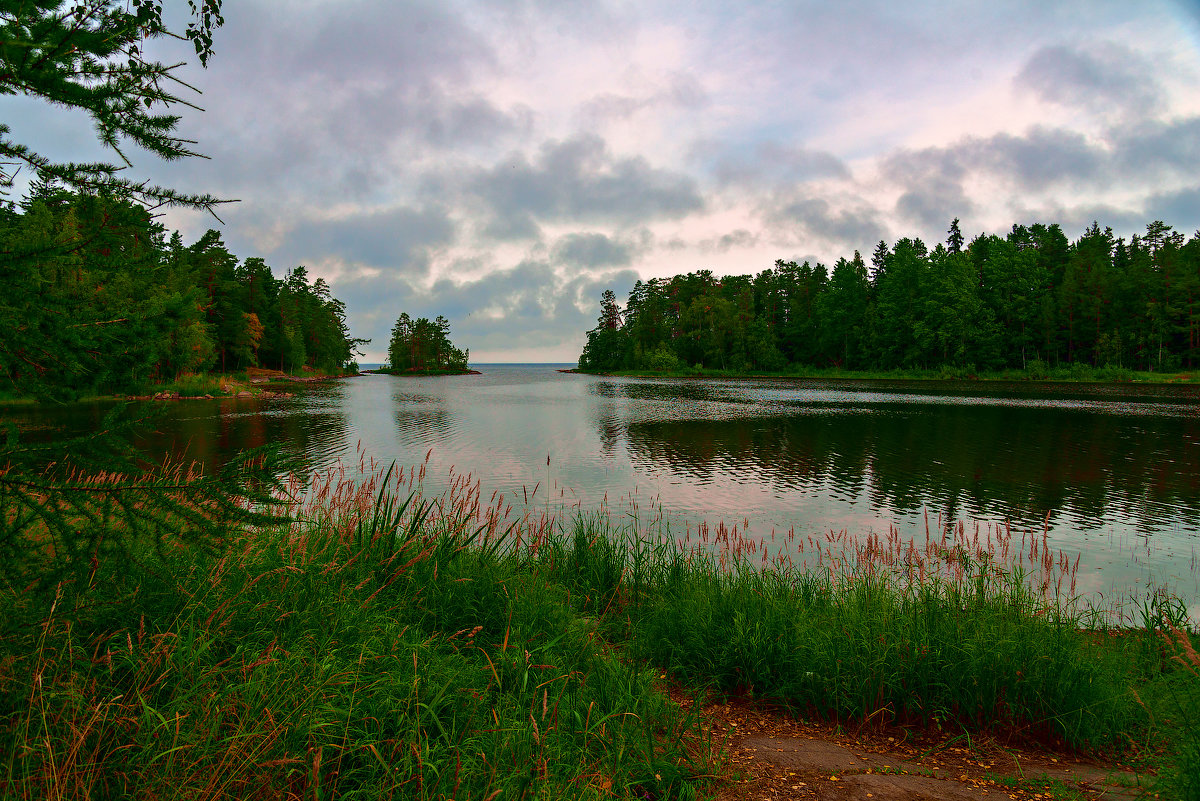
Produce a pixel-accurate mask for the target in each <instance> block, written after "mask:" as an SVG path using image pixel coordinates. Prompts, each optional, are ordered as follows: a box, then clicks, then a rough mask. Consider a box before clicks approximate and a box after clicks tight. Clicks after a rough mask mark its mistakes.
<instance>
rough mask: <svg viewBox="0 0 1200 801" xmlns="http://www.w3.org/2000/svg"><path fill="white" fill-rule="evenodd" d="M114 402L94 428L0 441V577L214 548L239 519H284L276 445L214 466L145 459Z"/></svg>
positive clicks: (27, 581) (41, 575) (23, 577)
mask: <svg viewBox="0 0 1200 801" xmlns="http://www.w3.org/2000/svg"><path fill="white" fill-rule="evenodd" d="M144 424H145V423H144V421H137V420H134V419H132V418H129V417H128V416H127V415H126V414H125V410H124V409H123V407H117V408H116V409H114V411H113V412H110V413H109V415H108V416H107V417H106V418H105V420H104V423H103V424H102V426H101V427H100V430H99V431H97V432H96V433H93V434H89V435H87V436H82V437H77V438H74V439H71V440H66V441H62V440H59V441H56V442H52V443H31V442H28V441H22V440H21V439H20V437H19V436H18V432H17V431H16V429H15V428H10V429H9V430H8V432H7V438H6V440H5V442H4V444H3V445H2V446H0V465H2V467H0V582H2V583H3V584H5V585H7V586H12V587H25V586H32V585H34V584H38V585H42V586H47V585H50V584H52V583H54V582H56V581H60V580H63V579H65V578H71V577H74V578H78V577H79V576H81V575H84V574H87V573H88V572H89V571H90V572H91V573H94V572H95V569H96V566H97V565H98V564H99V563H100V562H101V561H110V562H119V563H121V564H123V565H127V566H128V565H131V564H134V563H137V562H139V561H144V560H154V559H160V558H162V556H163V554H164V551H165V549H169V548H173V547H180V546H187V547H192V548H201V549H204V550H219V549H221V547H223V545H224V544H225V543H226V542H227V541H228V538H229V537H230V535H231V534H232V533H233V531H235V530H236V529H238V528H245V527H257V526H264V525H273V524H277V523H279V522H280V521H281V520H283V518H282V517H280V515H279V509H280V507H281V506H282V504H283V501H282V500H281V499H280V496H279V492H280V490H281V489H282V483H281V481H280V479H279V478H278V476H279V475H280V474H281V473H282V472H283V471H284V470H286V468H287V466H288V464H287V463H285V462H284V461H283V460H282V457H281V456H279V454H278V453H276V452H272V451H250V452H246V453H244V454H242V455H241V456H239V457H238V458H237V459H235V460H233V461H232V462H230V463H229V464H228V465H227V466H225V467H224V468H222V469H221V470H220V471H219V472H217V473H216V474H214V475H196V474H194V473H193V472H192V471H191V470H190V469H187V468H185V467H184V466H181V465H175V466H172V465H156V466H148V465H146V464H145V462H144V461H143V460H142V458H141V455H140V454H139V453H137V452H136V451H135V450H134V449H133V448H132V447H131V446H129V445H127V444H125V443H127V442H128V440H129V438H130V431H131V430H132V428H133V427H134V426H135V425H144Z"/></svg>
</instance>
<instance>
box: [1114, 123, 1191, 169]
mask: <svg viewBox="0 0 1200 801" xmlns="http://www.w3.org/2000/svg"><path fill="white" fill-rule="evenodd" d="M1113 151H1114V153H1115V158H1116V161H1117V165H1118V168H1119V169H1120V171H1121V172H1122V174H1124V175H1127V176H1131V177H1133V176H1141V177H1151V176H1159V175H1164V176H1176V175H1181V174H1182V175H1186V174H1195V173H1196V172H1198V171H1200V117H1190V118H1186V119H1181V120H1173V121H1171V122H1167V123H1158V122H1150V123H1143V124H1139V125H1135V126H1130V127H1128V128H1124V129H1122V130H1121V131H1119V132H1118V133H1117V134H1116V135H1115V136H1114V147H1113Z"/></svg>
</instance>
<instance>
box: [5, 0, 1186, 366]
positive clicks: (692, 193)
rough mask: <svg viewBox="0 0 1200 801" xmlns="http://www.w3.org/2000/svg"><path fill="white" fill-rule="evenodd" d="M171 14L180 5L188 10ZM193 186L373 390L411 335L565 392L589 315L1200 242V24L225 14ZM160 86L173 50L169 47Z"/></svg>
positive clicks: (554, 11)
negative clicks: (999, 250) (977, 249)
mask: <svg viewBox="0 0 1200 801" xmlns="http://www.w3.org/2000/svg"><path fill="white" fill-rule="evenodd" d="M178 5H179V6H182V5H183V4H182V3H179V4H178ZM224 16H225V25H224V27H223V28H221V29H220V30H219V31H218V32H217V35H216V38H215V43H214V46H215V50H216V53H215V55H214V56H213V57H212V59H211V60H210V62H209V66H208V69H206V70H205V69H201V68H200V66H199V65H198V64H196V63H195V61H194V59H193V60H192V62H191V63H190V64H188V65H187V66H185V67H182V68H181V69H180V70H179V72H178V75H179V76H180V77H181V78H183V79H184V80H186V81H187V83H189V84H190V85H192V86H194V87H195V88H196V89H198V90H200V92H201V93H202V94H201V95H200V96H198V97H195V98H194V100H195V101H196V104H197V105H199V106H201V107H202V108H203V111H194V110H190V109H182V110H181V111H180V113H181V114H182V117H183V119H182V121H181V123H180V126H179V132H180V133H181V134H183V135H184V136H185V137H187V138H189V139H194V140H196V141H197V149H198V150H199V151H200V152H201V153H204V154H206V155H207V156H208V157H209V158H207V159H188V160H183V161H176V162H170V163H165V162H161V161H156V160H155V158H154V157H153V156H151V155H149V154H144V153H143V154H140V155H138V154H133V161H134V168H133V170H132V171H131V172H132V173H135V174H136V175H137V176H138V177H143V176H145V177H149V178H150V179H151V181H152V182H158V183H162V184H165V185H168V186H172V187H174V188H176V189H179V190H181V191H189V192H208V193H212V194H216V195H218V196H221V197H224V198H236V199H237V200H238V201H239V202H237V203H233V204H229V205H227V206H223V207H222V208H221V210H220V211H219V214H220V218H221V220H222V221H223V224H222V223H221V222H218V221H217V220H215V219H213V218H212V217H211V216H208V215H205V214H202V213H197V212H190V211H179V210H171V211H168V212H167V213H166V214H165V215H164V219H163V222H164V223H165V224H166V225H167V226H168V227H169V228H171V229H178V230H180V231H181V232H182V233H183V235H184V238H185V240H186V241H188V242H191V241H194V240H195V239H197V238H198V237H199V236H200V235H201V234H203V233H204V231H205V230H207V229H208V228H215V229H217V230H218V231H219V232H220V233H221V236H222V238H223V239H224V241H225V243H226V245H227V246H228V247H229V249H230V251H231V252H232V253H234V254H235V255H237V256H239V257H240V258H243V259H244V258H247V257H251V256H260V257H262V258H264V259H266V261H267V263H268V264H269V265H271V266H272V268H273V269H274V271H275V273H276V275H278V276H281V277H282V275H283V274H284V272H285V271H286V270H288V269H290V268H292V267H295V266H297V265H301V264H303V265H304V266H306V267H307V268H308V271H309V275H310V276H311V277H317V276H320V277H323V278H325V279H326V281H328V282H329V284H330V286H331V288H332V292H333V295H334V296H335V297H337V298H340V299H341V300H343V301H344V302H345V303H346V308H347V321H348V324H349V327H350V331H351V334H352V335H353V336H356V337H364V338H366V337H369V338H371V339H372V342H371V344H370V345H368V346H366V354H365V356H364V357H363V358H362V359H361V361H363V362H364V363H369V362H376V361H383V360H384V358H385V353H386V349H387V340H388V335H389V331H390V329H391V326H392V324H393V323H394V322H395V320H396V318H397V317H398V316H399V315H400V313H401V312H407V313H408V314H410V315H411V316H414V317H420V316H425V317H430V318H432V317H434V316H436V315H438V314H442V315H445V316H446V317H447V319H449V321H450V323H451V332H452V333H451V338H452V340H453V341H454V342H455V344H456V345H458V346H460V347H466V348H469V349H470V351H471V360H472V362H474V363H482V362H511V361H532V362H574V361H575V360H576V358H577V357H578V355H579V352H580V350H581V349H582V347H583V343H584V341H585V336H586V333H585V332H586V331H587V330H588V329H590V328H594V327H595V325H596V318H597V316H598V314H599V303H600V295H601V293H602V292H603V291H604V290H605V289H612V290H614V291H615V292H616V293H617V296H618V298H619V299H621V300H622V301H623V300H624V298H625V297H626V296H627V295H628V292H629V289H630V288H631V287H632V286H633V283H634V281H635V280H637V279H639V278H640V279H642V280H646V279H649V278H653V277H667V276H671V275H675V274H678V273H683V272H690V271H694V270H700V269H708V270H712V271H713V272H714V273H716V274H718V275H726V274H753V273H757V272H759V271H761V270H763V269H766V268H769V267H771V266H772V265H773V264H774V263H775V261H776V260H777V259H784V260H796V261H801V262H802V261H805V260H809V261H812V262H814V263H815V262H822V263H824V264H826V265H832V263H833V262H834V261H836V260H837V259H838V258H839V257H850V256H852V255H853V253H854V251H855V250H859V251H861V252H862V253H863V255H864V256H869V254H870V252H871V251H872V250H873V249H874V247H875V245H876V244H877V243H878V242H879V241H880V240H881V239H882V240H885V241H887V242H888V243H889V244H890V243H892V242H894V241H895V240H896V239H898V238H900V237H906V236H907V237H920V238H921V239H923V240H924V241H925V242H926V243H928V244H930V246H932V245H933V244H935V243H937V242H941V241H944V240H945V238H946V231H947V228H948V227H949V224H950V221H951V220H952V219H953V218H955V217H957V218H960V220H961V223H960V225H961V228H962V230H963V232H964V234H965V235H966V236H967V238H968V239H970V238H971V237H973V236H974V235H976V234H979V233H998V234H1004V233H1005V232H1007V231H1008V230H1009V229H1010V228H1011V227H1012V225H1013V224H1014V223H1021V224H1031V223H1034V222H1043V223H1058V224H1060V225H1061V226H1062V227H1063V230H1064V231H1065V232H1066V234H1067V236H1068V237H1069V238H1071V239H1075V238H1077V237H1078V236H1079V235H1080V234H1081V233H1082V231H1083V230H1084V228H1085V227H1087V226H1088V225H1090V224H1091V223H1092V221H1093V220H1094V221H1097V222H1099V224H1100V226H1101V227H1105V226H1111V227H1112V228H1113V230H1114V232H1115V233H1116V234H1118V235H1120V236H1125V237H1128V236H1130V235H1132V234H1135V233H1138V232H1139V231H1142V230H1144V228H1145V226H1146V224H1147V223H1148V222H1151V221H1153V220H1162V221H1164V222H1166V223H1167V224H1169V225H1172V226H1174V228H1175V229H1176V230H1178V231H1181V232H1183V233H1184V234H1185V235H1187V236H1191V235H1192V234H1193V233H1194V232H1196V231H1197V229H1200V3H1198V2H1195V0H1192V2H1178V0H1139V2H1137V3H1131V2H1128V0H1118V1H1116V2H1108V1H1107V0H1081V1H1080V2H1071V1H1070V0H1065V1H1064V2H1054V3H1046V2H1044V0H1036V1H1035V2H1020V1H1017V0H1014V1H1012V2H1004V3H996V2H987V3H983V2H955V3H947V2H912V3H897V2H895V1H894V0H846V1H845V2H838V3H830V2H828V0H819V1H815V0H814V1H810V0H776V1H770V0H761V1H760V0H743V1H742V2H738V3H730V2H722V3H713V2H688V3H665V2H660V1H659V0H639V2H636V3H633V2H628V3H627V2H604V1H603V0H596V1H595V2H591V1H590V0H580V2H563V1H562V0H514V1H513V2H460V1H459V0H437V1H436V2H396V1H395V0H358V1H349V0H346V1H343V2H330V1H329V0H324V1H323V2H315V0H311V1H301V0H296V1H295V2H281V1H280V0H225V3H224ZM161 47H162V52H163V54H164V56H163V57H164V59H166V58H177V57H178V58H183V57H186V55H187V53H186V51H185V50H174V51H173V50H172V49H171V47H169V46H161ZM0 120H4V121H5V122H6V123H8V124H9V125H10V126H11V127H12V131H13V138H15V139H16V140H17V141H24V142H26V143H29V144H31V145H33V146H35V149H37V150H39V151H40V152H42V153H43V154H44V155H47V156H50V157H52V158H56V159H60V160H74V161H85V160H92V159H98V158H103V159H106V160H112V158H113V156H112V154H111V153H107V154H106V153H105V152H104V151H102V150H101V149H100V148H99V146H98V145H97V144H96V143H95V137H94V134H93V133H92V130H91V128H90V125H89V123H88V121H87V119H86V118H85V117H82V116H81V115H78V114H74V113H72V112H69V111H66V110H62V109H57V108H51V107H48V106H45V105H44V104H40V103H38V102H36V101H34V100H32V99H28V98H0Z"/></svg>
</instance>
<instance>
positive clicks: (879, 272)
mask: <svg viewBox="0 0 1200 801" xmlns="http://www.w3.org/2000/svg"><path fill="white" fill-rule="evenodd" d="M947 233H948V236H947V239H946V242H945V243H944V244H938V245H937V246H936V247H934V248H933V249H932V250H930V249H929V248H928V246H926V245H925V243H923V242H922V241H921V240H920V239H909V238H904V239H900V240H899V241H897V242H896V243H895V244H894V245H893V246H891V247H889V246H888V245H887V243H886V242H883V241H881V242H880V243H879V244H878V246H877V247H876V248H875V251H874V253H873V254H872V255H871V260H870V264H867V263H866V262H865V261H864V260H863V258H862V256H861V255H860V253H859V252H858V251H855V253H854V256H853V258H850V259H846V258H840V259H838V260H837V262H836V263H835V264H834V266H833V270H832V272H831V271H829V270H828V269H827V268H826V267H825V265H823V264H820V263H818V264H816V265H813V264H810V263H809V262H805V263H803V264H797V263H796V262H794V261H793V262H785V261H782V260H780V261H776V262H775V266H774V268H773V269H766V270H763V271H762V272H760V273H758V274H757V275H754V276H751V275H731V276H723V277H718V276H714V275H713V274H712V273H711V272H710V271H708V270H700V271H697V272H693V273H688V274H686V275H676V276H674V277H672V278H669V279H651V280H649V281H646V282H642V281H638V282H637V283H636V284H635V285H634V288H633V290H632V292H630V295H629V299H628V301H627V302H626V304H625V307H624V309H622V308H621V307H620V306H619V304H618V302H617V299H616V296H615V294H614V293H613V292H612V291H611V290H610V291H606V292H605V293H604V295H603V297H602V300H601V309H600V316H599V319H598V324H597V326H596V328H594V329H592V330H591V331H589V332H588V334H587V344H586V345H585V346H584V349H583V353H582V355H581V356H580V357H579V369H581V370H584V371H610V370H655V371H672V370H679V369H686V368H690V367H693V366H701V367H704V368H710V369H722V370H730V371H736V372H741V371H751V370H753V371H764V372H771V371H780V370H787V369H794V368H797V367H833V368H842V369H847V370H896V369H901V370H903V369H937V368H948V369H950V370H951V371H952V372H954V373H955V374H963V375H969V374H973V373H974V372H976V371H981V372H982V371H992V370H1004V369H1020V370H1025V371H1027V372H1029V373H1031V374H1033V375H1037V374H1038V373H1039V372H1041V371H1044V370H1046V369H1049V368H1056V367H1060V366H1065V365H1090V366H1092V367H1112V368H1122V369H1126V370H1145V371H1170V370H1178V369H1182V368H1191V367H1194V366H1196V364H1197V362H1200V232H1197V233H1196V234H1195V235H1193V236H1192V238H1191V239H1190V240H1187V241H1185V237H1184V235H1183V234H1181V233H1179V232H1176V231H1174V230H1173V229H1172V228H1171V226H1168V225H1166V224H1165V223H1163V222H1161V221H1155V222H1152V223H1150V224H1149V225H1147V226H1146V230H1145V232H1144V233H1143V234H1139V235H1134V236H1132V237H1131V238H1130V239H1129V241H1125V240H1124V239H1123V238H1118V237H1115V236H1114V234H1113V231H1112V229H1111V228H1105V229H1103V230H1102V229H1101V228H1100V227H1099V225H1098V224H1097V223H1093V224H1092V225H1091V227H1090V228H1088V229H1087V230H1086V231H1085V232H1084V233H1083V235H1082V236H1080V237H1079V238H1078V239H1077V240H1075V241H1074V242H1072V241H1069V240H1068V238H1067V236H1066V235H1065V234H1064V233H1063V231H1062V228H1061V227H1060V226H1059V225H1057V224H1051V225H1044V224H1041V223H1038V224H1033V225H1029V226H1025V225H1013V227H1012V230H1011V231H1010V232H1009V233H1008V234H1007V235H1006V236H1003V237H1001V236H996V235H985V234H980V235H978V236H976V237H975V238H974V239H973V240H972V241H971V242H970V243H969V244H967V245H966V246H965V247H964V237H963V235H962V231H961V229H960V227H959V220H958V219H955V220H954V221H953V222H952V223H951V225H950V228H949V231H948V232H947Z"/></svg>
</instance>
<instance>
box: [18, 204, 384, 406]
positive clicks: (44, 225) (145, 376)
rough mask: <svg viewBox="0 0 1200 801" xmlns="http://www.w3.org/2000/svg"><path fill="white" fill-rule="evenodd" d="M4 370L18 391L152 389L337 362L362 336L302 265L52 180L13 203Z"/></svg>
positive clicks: (53, 394)
mask: <svg viewBox="0 0 1200 801" xmlns="http://www.w3.org/2000/svg"><path fill="white" fill-rule="evenodd" d="M0 325H2V326H3V327H4V330H5V332H6V335H5V337H4V338H3V339H2V340H0V376H2V381H3V385H4V388H5V389H8V390H9V391H12V392H13V393H14V394H17V395H32V396H36V397H40V398H53V399H61V400H67V399H70V398H72V397H76V396H77V395H79V394H87V393H91V394H109V393H112V394H126V393H134V394H140V393H142V392H144V391H145V390H146V389H147V388H148V387H150V386H152V385H154V384H162V383H167V382H171V381H174V380H177V379H179V378H180V377H181V376H183V375H186V374H189V373H195V372H203V371H205V370H208V369H212V368H214V367H215V368H217V369H219V370H221V371H223V372H231V371H235V370H239V369H245V368H246V367H251V366H262V367H270V368H276V369H281V370H293V371H299V370H302V369H305V368H313V369H317V370H322V371H325V372H337V371H339V370H341V369H343V367H344V366H345V365H347V364H348V363H350V362H351V361H353V356H354V353H355V348H356V347H357V346H358V345H359V344H361V343H362V340H355V339H351V338H350V337H349V335H348V332H347V329H346V321H345V306H344V305H343V304H342V302H341V301H339V300H337V299H336V298H332V297H331V296H330V293H329V287H328V286H327V285H326V284H325V282H324V281H323V280H321V279H317V280H316V281H315V282H313V283H311V284H310V282H309V280H308V276H307V272H306V271H305V270H304V268H303V267H299V268H296V269H295V270H293V271H291V272H290V273H289V274H288V275H287V277H286V278H285V279H284V280H280V279H278V278H276V277H275V276H274V275H273V274H272V272H271V269H270V268H269V267H268V266H267V265H266V264H265V263H264V262H263V261H262V259H256V258H252V259H247V260H246V262H245V263H244V264H239V263H238V259H237V258H236V257H234V256H233V255H232V254H231V253H229V251H228V250H227V249H226V248H225V245H224V243H223V242H222V241H221V238H220V235H219V234H217V233H216V232H215V231H209V232H207V233H206V234H204V235H203V236H202V237H200V239H199V240H198V241H197V242H195V243H194V244H192V245H190V246H185V245H184V243H183V240H182V238H181V237H180V236H179V234H178V233H177V232H176V233H173V234H172V235H171V236H170V238H169V239H168V238H167V237H166V232H165V230H164V229H163V227H162V225H161V224H159V223H158V222H156V221H155V220H154V218H153V217H152V216H151V215H150V213H149V212H148V211H147V210H146V209H144V208H141V207H140V206H137V205H135V204H133V203H131V202H129V201H127V200H121V199H119V198H116V197H113V196H109V195H105V194H98V195H88V194H75V193H71V192H67V191H64V190H62V189H57V188H55V187H54V186H52V185H42V186H40V187H38V188H37V189H36V191H35V192H34V193H33V194H32V195H31V196H30V197H29V198H27V199H26V200H25V202H24V203H23V204H22V208H21V209H20V210H17V209H10V210H9V211H8V213H7V214H0Z"/></svg>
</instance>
